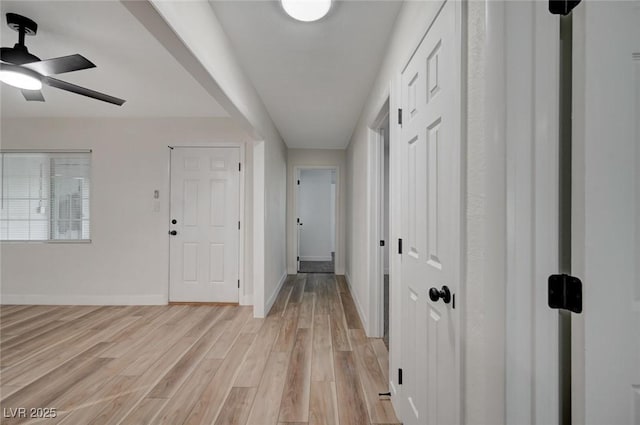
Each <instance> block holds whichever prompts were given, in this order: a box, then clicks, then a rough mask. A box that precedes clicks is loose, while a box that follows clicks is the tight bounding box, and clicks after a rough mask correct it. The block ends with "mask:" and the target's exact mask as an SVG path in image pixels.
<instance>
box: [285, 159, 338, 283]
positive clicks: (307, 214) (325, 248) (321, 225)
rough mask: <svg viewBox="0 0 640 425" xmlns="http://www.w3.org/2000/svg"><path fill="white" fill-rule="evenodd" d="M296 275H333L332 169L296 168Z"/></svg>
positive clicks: (334, 183)
mask: <svg viewBox="0 0 640 425" xmlns="http://www.w3.org/2000/svg"><path fill="white" fill-rule="evenodd" d="M295 174H296V202H295V207H296V229H297V244H296V249H297V253H296V260H297V271H298V273H332V274H333V273H334V272H335V252H336V189H337V169H336V168H330V167H329V168H306V167H300V168H296V173H295Z"/></svg>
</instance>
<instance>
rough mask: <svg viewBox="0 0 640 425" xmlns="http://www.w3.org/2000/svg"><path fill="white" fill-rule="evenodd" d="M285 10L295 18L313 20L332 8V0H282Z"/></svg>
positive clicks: (305, 20) (306, 20)
mask: <svg viewBox="0 0 640 425" xmlns="http://www.w3.org/2000/svg"><path fill="white" fill-rule="evenodd" d="M280 1H281V2H282V7H283V8H284V11H285V12H287V14H289V16H291V17H292V18H293V19H297V20H298V21H302V22H313V21H317V20H318V19H320V18H322V17H323V16H325V15H326V14H327V13H328V12H329V9H330V8H331V0H280Z"/></svg>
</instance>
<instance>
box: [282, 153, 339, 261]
mask: <svg viewBox="0 0 640 425" xmlns="http://www.w3.org/2000/svg"><path fill="white" fill-rule="evenodd" d="M302 170H334V171H335V172H336V192H335V194H334V196H335V202H334V206H335V208H334V211H333V214H334V221H333V222H334V223H335V226H334V227H335V228H334V229H333V230H334V232H335V236H334V240H335V247H334V249H335V254H334V255H335V258H336V259H337V258H339V257H340V255H341V254H342V251H341V250H340V244H339V243H338V240H339V239H338V235H339V234H340V233H339V232H340V229H341V226H342V222H341V221H340V218H339V214H338V211H340V208H341V207H342V206H341V205H340V178H341V177H340V166H338V165H294V167H293V173H292V174H293V176H292V179H293V181H292V184H293V217H291V221H292V223H293V224H292V225H293V228H294V235H295V237H294V244H293V245H294V248H293V258H294V259H296V258H297V257H298V249H299V247H298V230H299V227H300V226H298V225H297V222H296V219H297V218H298V182H297V181H298V179H299V178H300V177H299V176H300V171H302ZM306 258H309V257H306ZM300 261H331V258H329V259H328V260H303V259H302V258H300ZM336 262H337V261H336ZM294 264H295V265H296V267H295V268H296V270H293V271H292V270H291V268H288V270H287V271H288V272H289V274H296V273H298V270H297V268H298V267H297V264H298V262H297V261H296V262H295V263H294ZM340 271H342V270H340ZM334 273H335V274H338V270H334Z"/></svg>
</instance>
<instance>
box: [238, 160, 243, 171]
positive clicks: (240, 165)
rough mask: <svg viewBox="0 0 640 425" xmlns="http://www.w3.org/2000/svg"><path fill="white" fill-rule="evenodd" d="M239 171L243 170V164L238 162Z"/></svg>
mask: <svg viewBox="0 0 640 425" xmlns="http://www.w3.org/2000/svg"><path fill="white" fill-rule="evenodd" d="M238 171H242V164H241V163H239V162H238Z"/></svg>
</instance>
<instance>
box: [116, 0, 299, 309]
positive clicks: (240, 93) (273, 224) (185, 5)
mask: <svg viewBox="0 0 640 425" xmlns="http://www.w3.org/2000/svg"><path fill="white" fill-rule="evenodd" d="M124 4H125V6H126V7H127V8H128V9H129V10H130V11H131V12H132V13H133V14H134V16H136V18H138V20H139V21H140V22H141V23H142V24H143V25H145V27H146V28H147V29H148V30H149V31H150V32H151V33H152V34H153V35H154V36H155V37H156V38H157V39H158V41H160V42H161V43H162V44H163V45H164V46H165V48H167V50H168V51H169V52H170V53H171V54H172V55H173V56H174V57H176V58H177V59H178V60H179V61H180V63H181V64H182V65H183V66H184V67H185V69H186V70H187V71H189V72H190V73H191V75H192V76H193V77H194V78H195V79H196V80H197V81H198V82H199V83H200V84H201V85H202V87H203V88H204V89H205V90H207V91H208V92H209V93H210V94H211V95H212V96H213V97H215V99H216V101H218V103H220V104H221V105H222V106H223V107H224V108H225V110H226V111H227V112H229V114H230V115H231V116H232V117H233V118H234V119H236V121H237V122H238V123H240V124H241V125H242V126H243V128H245V130H246V131H247V132H248V133H250V134H251V135H252V136H253V138H252V140H260V141H264V161H265V168H264V187H265V193H264V195H265V196H264V202H265V204H264V218H265V221H264V241H265V253H264V270H263V269H259V270H258V269H255V270H254V278H255V279H254V280H255V281H256V282H264V285H263V286H264V287H263V288H260V290H259V291H255V294H256V295H257V296H256V297H254V299H253V302H254V305H255V309H254V314H255V315H257V316H261V315H264V314H265V313H267V312H268V311H269V309H270V308H271V305H272V303H273V301H274V300H275V297H276V295H277V292H278V290H279V288H280V286H281V285H282V284H283V283H284V279H285V278H286V273H287V269H286V252H287V251H286V249H287V248H286V246H287V243H286V238H285V235H286V229H285V227H286V221H285V220H286V205H287V204H286V196H287V186H286V184H287V183H286V180H287V148H286V145H285V144H284V141H283V140H282V137H281V136H280V133H279V132H278V129H277V128H276V127H275V125H274V123H273V121H272V120H271V117H270V116H269V113H268V111H267V110H266V108H265V106H264V104H263V103H262V99H261V98H260V96H259V95H258V93H257V92H256V90H255V87H254V86H253V84H252V83H251V81H250V80H249V79H248V78H247V76H246V74H245V73H244V70H243V69H242V67H241V66H240V63H239V62H238V60H237V58H236V56H235V54H234V51H233V48H232V47H231V44H230V43H229V40H228V38H227V36H226V34H225V32H224V30H223V29H222V26H221V25H220V22H219V21H218V19H217V17H216V15H215V13H214V12H213V9H212V7H211V5H210V4H209V3H208V2H207V1H189V2H176V1H162V0H150V1H144V0H138V1H124ZM260 208H262V207H261V206H260ZM254 224H255V223H254Z"/></svg>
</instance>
